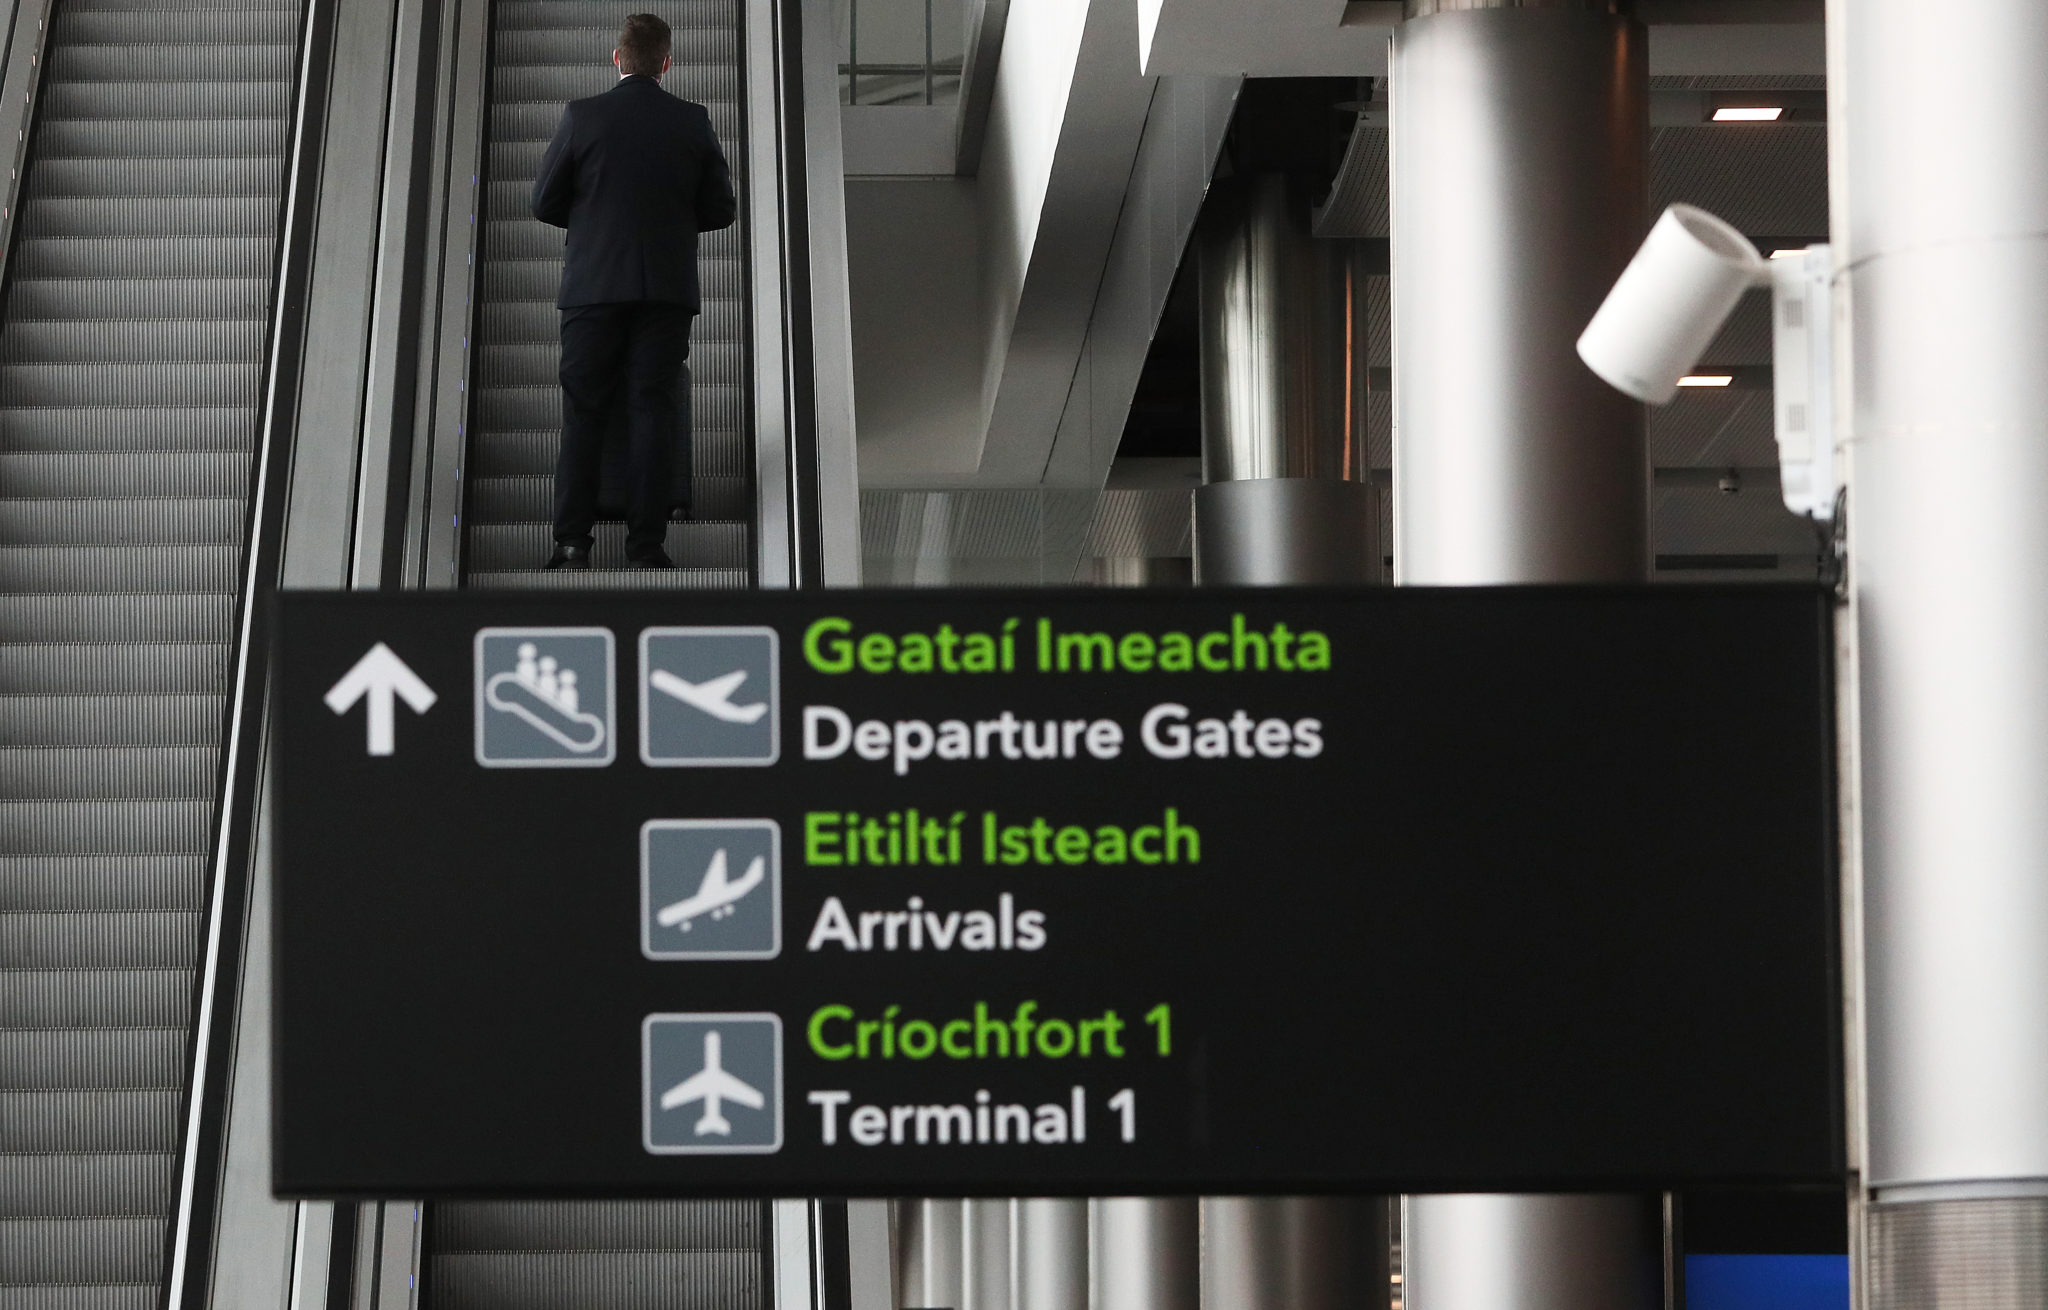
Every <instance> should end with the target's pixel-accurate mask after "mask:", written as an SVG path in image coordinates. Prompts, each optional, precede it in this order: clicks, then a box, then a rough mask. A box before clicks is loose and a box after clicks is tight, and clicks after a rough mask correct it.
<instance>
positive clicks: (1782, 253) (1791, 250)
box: [1771, 246, 1806, 259]
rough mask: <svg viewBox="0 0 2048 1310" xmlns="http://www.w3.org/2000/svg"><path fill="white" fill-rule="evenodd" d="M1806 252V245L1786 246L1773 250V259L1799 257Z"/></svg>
mask: <svg viewBox="0 0 2048 1310" xmlns="http://www.w3.org/2000/svg"><path fill="white" fill-rule="evenodd" d="M1805 253H1806V247H1805V246H1785V247H1783V248H1782V249H1778V250H1773V251H1772V252H1771V258H1772V259H1797V258H1799V257H1800V256H1801V255H1803V254H1805Z"/></svg>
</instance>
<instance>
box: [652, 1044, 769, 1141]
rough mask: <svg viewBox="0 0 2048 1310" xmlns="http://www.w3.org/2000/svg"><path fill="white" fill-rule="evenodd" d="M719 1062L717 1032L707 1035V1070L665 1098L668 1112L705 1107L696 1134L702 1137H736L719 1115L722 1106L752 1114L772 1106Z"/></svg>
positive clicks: (662, 1100) (664, 1095) (675, 1088)
mask: <svg viewBox="0 0 2048 1310" xmlns="http://www.w3.org/2000/svg"><path fill="white" fill-rule="evenodd" d="M719 1059H720V1055H719V1037H718V1030H717V1029H716V1028H714V1029H712V1030H711V1031H710V1032H708V1033H705V1034H704V1067H703V1068H702V1069H701V1070H699V1071H698V1072H696V1073H694V1074H692V1075H690V1076H689V1077H688V1078H685V1079H684V1080H683V1081H681V1082H679V1083H677V1084H676V1085H675V1086H674V1087H671V1088H669V1089H668V1090H667V1091H665V1092H663V1093H662V1094H661V1108H662V1109H664V1110H673V1109H675V1108H676V1107H677V1106H679V1105H688V1104H689V1103H690V1102H692V1101H702V1102H703V1103H704V1117H703V1118H701V1119H699V1120H698V1121H697V1126H696V1128H695V1129H693V1130H692V1131H694V1132H695V1133H696V1134H697V1136H699V1137H702V1136H703V1135H704V1134H706V1133H716V1134H718V1135H719V1136H720V1137H730V1136H732V1124H730V1123H729V1122H727V1121H726V1118H725V1116H724V1115H722V1114H720V1113H719V1112H718V1107H719V1105H720V1104H721V1103H723V1102H725V1101H731V1102H733V1103H734V1104H735V1105H744V1106H746V1107H747V1108H748V1109H749V1110H758V1109H760V1108H761V1107H762V1106H764V1105H766V1104H767V1103H768V1102H767V1098H765V1097H763V1096H762V1095H761V1093H760V1092H758V1091H756V1090H755V1089H754V1088H752V1087H750V1086H748V1085H747V1084H746V1083H743V1082H741V1081H740V1080H739V1079H737V1078H735V1077H733V1076H732V1075H731V1074H729V1073H727V1072H726V1071H725V1069H724V1067H723V1066H722V1065H721V1064H720V1063H719Z"/></svg>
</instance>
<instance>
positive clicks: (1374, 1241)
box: [1202, 1196, 1389, 1310]
mask: <svg viewBox="0 0 2048 1310" xmlns="http://www.w3.org/2000/svg"><path fill="white" fill-rule="evenodd" d="M1388 1240H1389V1239H1388V1229H1387V1203H1386V1200H1385V1199H1384V1198H1382V1197H1377V1196H1374V1197H1320V1196H1319V1197H1302V1196H1210V1197H1204V1198H1203V1200H1202V1310H1365V1308H1366V1307H1372V1308H1373V1310H1378V1308H1379V1307H1383V1306H1385V1305H1386V1304H1387V1300H1388V1292H1389V1284H1388V1275H1387V1261H1388V1255H1389V1245H1388Z"/></svg>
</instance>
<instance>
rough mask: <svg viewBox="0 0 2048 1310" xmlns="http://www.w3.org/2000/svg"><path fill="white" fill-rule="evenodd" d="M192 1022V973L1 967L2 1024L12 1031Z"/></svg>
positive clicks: (106, 966)
mask: <svg viewBox="0 0 2048 1310" xmlns="http://www.w3.org/2000/svg"><path fill="white" fill-rule="evenodd" d="M191 1021H192V971H191V970H189V969H181V968H170V967H164V966H156V967H130V966H125V965H119V964H99V965H96V966H95V967H94V968H93V969H92V970H90V971H87V970H85V969H81V968H79V967H78V966H77V965H75V964H73V965H67V966H66V967H65V968H62V969H34V968H21V969H0V1024H4V1025H5V1026H6V1027H8V1028H23V1029H37V1028H52V1029H53V1028H138V1027H152V1028H183V1027H185V1026H186V1025H187V1024H189V1023H190V1022H191Z"/></svg>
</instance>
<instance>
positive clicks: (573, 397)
mask: <svg viewBox="0 0 2048 1310" xmlns="http://www.w3.org/2000/svg"><path fill="white" fill-rule="evenodd" d="M695 317H696V315H695V314H694V313H692V312H691V311H690V310H689V309H687V308H685V307H684V306H682V305H679V304H672V303H668V302H663V301H630V302H626V303H622V304H610V305H577V306H574V307H572V308H569V309H564V310H563V311H562V371H561V378H562V451H561V455H560V457H559V458H558V459H557V460H556V462H555V540H556V541H557V542H559V543H561V544H563V545H581V546H588V545H589V544H590V541H591V535H590V534H591V525H592V524H593V523H594V522H595V521H596V519H597V500H598V488H599V484H600V481H601V479H602V476H603V467H604V443H605V434H606V431H607V430H608V429H609V428H610V427H611V426H612V424H613V422H614V421H615V419H614V416H615V415H616V414H618V413H619V412H620V410H621V401H622V400H623V402H624V403H623V411H624V415H625V431H624V434H623V435H624V436H625V439H626V453H627V467H628V469H629V470H630V474H631V477H630V483H631V490H630V491H629V493H628V497H627V501H626V507H625V508H626V553H627V554H628V555H629V556H633V555H644V554H647V553H649V552H651V551H654V550H657V549H659V548H660V546H661V543H662V540H663V538H664V537H665V536H666V535H667V533H668V515H669V509H670V506H671V505H672V504H673V503H674V502H675V500H676V497H675V496H674V495H673V493H672V490H671V487H672V483H673V482H674V472H675V469H676V467H677V461H678V460H680V461H681V462H682V463H681V467H682V468H683V469H684V470H685V471H687V469H688V467H689V453H690V433H689V429H688V420H687V419H686V418H685V414H686V412H687V411H686V410H685V408H684V402H685V400H686V397H684V396H683V395H682V394H681V389H682V388H683V387H685V386H687V385H688V382H687V380H686V378H685V376H684V373H683V364H684V362H685V361H686V360H688V359H689V357H690V324H691V321H692V320H693V319H695Z"/></svg>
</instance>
